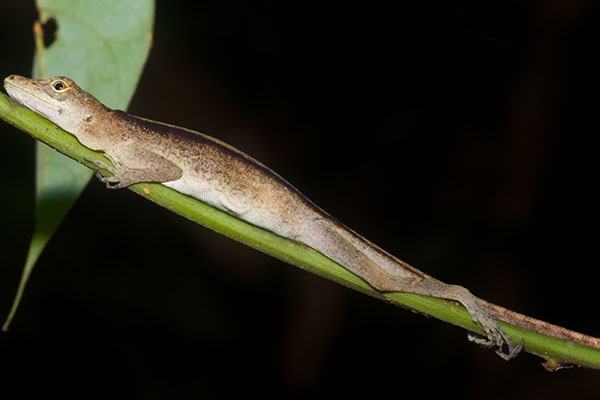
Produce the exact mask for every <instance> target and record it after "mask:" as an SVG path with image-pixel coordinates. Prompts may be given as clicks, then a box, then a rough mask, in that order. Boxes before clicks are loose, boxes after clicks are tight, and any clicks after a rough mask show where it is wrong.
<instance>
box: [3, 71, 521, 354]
mask: <svg viewBox="0 0 600 400" xmlns="http://www.w3.org/2000/svg"><path fill="white" fill-rule="evenodd" d="M4 87H5V88H6V91H7V93H8V94H9V96H10V97H11V98H13V99H14V100H16V101H17V102H19V103H21V104H22V105H24V106H26V107H27V108H29V109H31V110H33V111H35V112H36V113H38V114H40V115H42V116H44V117H45V118H47V119H49V120H50V121H52V122H53V123H55V124H56V125H58V126H59V127H61V128H62V129H64V130H66V131H67V132H69V133H71V134H72V135H74V136H75V137H76V138H77V139H78V140H79V141H80V142H81V144H83V145H84V146H86V147H88V148H90V149H92V150H99V151H102V152H104V155H105V156H106V157H107V158H108V159H109V160H110V161H111V162H112V164H113V165H114V167H110V166H108V165H106V164H105V163H103V162H102V161H99V160H90V161H93V162H94V163H95V164H96V165H97V166H98V167H99V168H102V169H106V170H108V171H110V172H111V173H113V174H114V175H113V176H109V177H104V176H101V175H99V174H97V175H98V177H99V178H100V180H102V181H103V182H104V183H105V184H106V186H107V187H108V188H113V189H120V188H124V187H127V186H129V185H131V184H134V183H137V182H160V183H162V184H163V185H165V186H168V187H170V188H173V189H175V190H177V191H179V192H181V193H183V194H186V195H188V196H191V197H194V198H196V199H198V200H200V201H203V202H205V203H208V204H210V205H212V206H214V207H216V208H219V209H221V210H223V211H225V212H227V213H229V214H232V215H234V216H236V217H238V218H240V219H243V220H245V221H247V222H250V223H252V224H254V225H256V226H259V227H261V228H264V229H266V230H269V231H271V232H273V233H275V234H277V235H279V236H282V237H285V238H288V239H291V240H294V241H297V242H300V243H302V244H304V245H306V246H309V247H311V248H313V249H315V250H317V251H318V252H320V253H322V254H324V255H325V256H327V257H329V258H330V259H332V260H333V261H336V262H337V263H339V264H341V265H342V266H343V267H345V268H347V269H348V270H350V271H351V272H353V273H355V274H356V275H358V276H360V277H361V278H363V279H364V280H365V281H367V282H368V283H369V284H370V285H371V286H373V287H374V288H375V289H377V290H379V291H383V292H392V291H397V292H407V293H417V294H422V295H427V296H433V297H438V298H443V299H448V300H454V301H457V302H459V303H461V304H462V305H463V306H464V307H465V308H466V309H467V311H468V312H469V313H470V315H471V317H472V318H473V320H474V321H476V322H478V323H479V324H481V327H482V328H483V330H484V332H485V334H486V337H485V338H481V337H477V338H476V337H473V336H469V338H470V340H472V341H475V342H476V343H479V344H482V345H484V346H488V347H497V350H496V353H497V354H498V355H500V356H501V357H502V358H504V359H506V360H508V359H511V358H513V357H515V356H516V355H517V354H518V353H519V351H520V350H521V348H522V344H520V345H516V344H514V343H513V342H512V341H511V340H510V339H509V338H508V336H507V335H506V334H505V333H504V331H503V330H502V329H501V328H500V327H499V326H498V324H497V322H496V320H495V319H494V318H493V317H492V315H491V314H490V312H489V311H487V310H489V309H490V308H489V306H490V305H489V303H486V302H485V301H483V300H480V299H478V298H476V297H475V296H473V295H472V294H471V293H470V292H469V291H468V290H467V289H465V288H463V287H461V286H456V285H449V284H445V283H443V282H440V281H438V280H436V279H435V278H433V277H431V276H429V275H427V274H425V273H423V272H421V271H419V270H417V269H416V268H414V267H412V266H410V265H408V264H407V263H405V262H403V261H401V260H399V259H397V258H396V257H394V256H392V255H391V254H389V253H387V252H386V251H384V250H382V249H380V248H379V247H377V246H376V245H375V244H373V243H371V242H369V241H368V240H366V239H364V238H363V237H361V236H360V235H358V234H357V233H355V232H353V231H352V230H350V229H349V228H347V227H346V226H344V225H343V224H341V223H340V222H339V221H337V220H336V219H335V218H333V217H332V216H330V215H329V214H328V213H326V212H325V211H323V210H322V209H320V208H319V207H317V206H316V205H315V204H313V203H312V202H311V201H310V200H308V199H307V198H306V197H305V196H304V195H302V194H301V193H300V192H299V191H298V190H296V189H295V188H294V187H293V186H291V185H290V184H289V183H288V182H287V181H285V180H284V179H283V178H281V177H280V176H279V175H277V174H276V173H275V172H273V171H272V170H271V169H269V168H268V167H266V166H265V165H263V164H261V163H260V162H258V161H256V160H254V159H253V158H251V157H250V156H248V155H246V154H244V153H242V152H240V151H239V150H237V149H235V148H233V147H232V146H230V145H228V144H226V143H223V142H221V141H219V140H217V139H214V138H212V137H210V136H207V135H204V134H202V133H199V132H195V131H192V130H189V129H185V128H180V127H176V126H173V125H167V124H163V123H160V122H155V121H151V120H148V119H145V118H140V117H135V116H133V115H129V114H127V113H125V112H123V111H118V110H111V109H109V108H107V107H105V106H104V105H103V104H101V103H100V102H99V101H98V100H97V99H96V98H95V97H93V96H92V95H90V94H89V93H87V92H85V91H84V90H82V89H81V88H79V86H77V85H76V84H75V83H74V82H73V81H72V80H71V79H69V78H66V77H55V78H51V79H45V80H34V79H28V78H24V77H21V76H17V75H11V76H9V77H7V78H6V79H5V80H4ZM484 308H485V309H484ZM486 309H487V310H486ZM492 310H493V308H492ZM504 345H506V346H507V348H508V351H507V352H506V353H505V352H503V347H504Z"/></svg>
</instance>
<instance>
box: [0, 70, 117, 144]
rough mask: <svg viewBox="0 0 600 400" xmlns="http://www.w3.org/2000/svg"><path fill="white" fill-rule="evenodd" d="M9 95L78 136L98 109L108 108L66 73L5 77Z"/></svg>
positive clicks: (92, 119) (5, 86)
mask: <svg viewBox="0 0 600 400" xmlns="http://www.w3.org/2000/svg"><path fill="white" fill-rule="evenodd" d="M4 88H5V89H6V92H7V93H8V95H9V96H10V97H11V98H12V99H13V100H15V101H17V102H18V103H21V104H22V105H24V106H25V107H27V108H29V109H30V110H32V111H35V112H36V113H38V114H40V115H42V116H43V117H45V118H47V119H49V120H50V121H52V122H54V123H55V124H56V125H58V126H59V127H61V128H62V129H64V130H66V131H67V132H69V133H71V134H72V135H74V136H76V137H78V138H79V139H81V138H80V137H79V136H80V134H83V132H85V131H86V129H85V127H86V126H88V125H89V124H90V123H92V122H93V121H94V118H95V115H94V114H97V112H98V111H101V110H107V109H106V107H104V106H103V105H102V104H101V103H100V102H99V101H98V100H97V99H96V98H95V97H94V96H92V95H91V94H89V93H87V92H85V91H84V90H82V89H81V88H80V87H79V86H77V85H76V84H75V82H73V80H72V79H69V78H67V77H64V76H57V77H54V78H50V79H29V78H25V77H22V76H19V75H10V76H8V77H6V78H5V79H4Z"/></svg>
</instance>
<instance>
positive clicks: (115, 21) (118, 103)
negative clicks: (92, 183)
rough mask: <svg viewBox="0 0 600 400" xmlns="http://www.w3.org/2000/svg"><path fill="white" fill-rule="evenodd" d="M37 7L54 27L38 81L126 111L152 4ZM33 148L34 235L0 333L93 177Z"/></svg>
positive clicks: (105, 0)
mask: <svg viewBox="0 0 600 400" xmlns="http://www.w3.org/2000/svg"><path fill="white" fill-rule="evenodd" d="M36 3H37V7H38V10H39V11H40V19H41V20H42V21H47V20H48V19H50V18H54V19H55V20H56V24H57V32H56V40H55V41H54V42H53V43H52V45H51V46H50V47H49V48H48V49H45V50H44V49H41V51H39V52H38V55H37V57H36V63H35V64H36V66H39V67H40V68H39V70H40V72H41V75H46V76H48V77H51V76H56V75H64V76H69V77H70V78H72V79H73V80H75V81H76V82H77V83H78V85H79V86H81V87H82V88H83V89H84V90H86V91H88V92H90V93H92V94H93V95H94V96H96V97H97V98H98V99H99V100H100V101H101V102H102V103H104V104H106V105H107V106H109V107H111V108H117V109H123V110H125V109H127V106H128V105H129V102H130V100H131V98H132V96H133V93H134V92H135V88H136V86H137V82H138V80H139V77H140V75H141V73H142V68H143V66H144V64H145V62H146V58H147V56H148V52H149V50H150V46H151V43H152V26H153V18H154V1H153V0H97V1H82V0H37V2H36ZM38 61H39V62H38ZM34 70H38V68H34ZM38 77H40V76H38ZM36 146H37V166H36V180H37V182H36V189H37V190H36V200H37V201H36V224H35V230H34V233H33V237H32V240H31V244H30V247H29V252H28V255H27V259H26V262H25V268H24V270H23V275H22V277H21V282H20V284H19V289H18V292H17V296H16V297H15V301H14V304H13V307H12V309H11V312H10V314H9V316H8V318H7V320H6V322H5V324H4V326H3V330H6V329H8V326H9V324H10V321H11V319H12V317H13V316H14V313H15V311H16V309H17V307H18V304H19V301H20V298H21V296H22V294H23V290H24V287H25V285H26V283H27V280H28V278H29V276H30V274H31V270H32V269H33V267H34V265H35V263H36V261H37V259H38V258H39V256H40V254H41V253H42V251H43V249H44V247H45V246H46V244H47V243H48V240H50V238H51V237H52V235H53V234H54V232H56V229H58V227H59V226H60V224H61V222H62V220H63V219H64V217H65V216H66V214H67V213H68V211H69V210H70V209H71V207H72V206H73V204H74V203H75V201H76V200H77V198H78V197H79V195H80V194H81V192H82V190H83V189H84V188H85V186H86V185H87V183H88V182H89V180H90V177H91V176H92V172H91V171H90V170H89V169H87V168H84V167H82V166H81V165H79V164H78V163H76V162H74V161H73V160H71V159H69V158H67V157H65V156H63V155H62V154H60V153H58V152H56V151H54V150H53V149H51V148H49V147H47V146H46V145H43V144H41V143H37V145H36Z"/></svg>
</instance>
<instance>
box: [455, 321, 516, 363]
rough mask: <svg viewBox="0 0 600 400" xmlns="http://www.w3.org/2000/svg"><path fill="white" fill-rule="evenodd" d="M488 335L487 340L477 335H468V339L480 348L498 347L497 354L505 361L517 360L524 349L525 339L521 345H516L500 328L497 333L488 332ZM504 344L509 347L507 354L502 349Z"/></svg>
mask: <svg viewBox="0 0 600 400" xmlns="http://www.w3.org/2000/svg"><path fill="white" fill-rule="evenodd" d="M486 333H488V337H487V338H482V337H479V336H476V335H471V334H468V335H467V337H468V338H469V341H471V342H473V343H476V344H478V345H480V346H483V347H487V348H491V347H496V346H497V347H498V350H496V354H497V355H498V356H500V357H501V358H502V359H504V360H505V361H509V360H511V359H513V358H515V357H516V356H517V355H518V354H519V353H520V352H521V350H522V349H523V346H524V345H525V339H523V338H521V343H520V344H518V345H515V344H514V343H513V342H512V340H510V339H509V338H508V336H506V334H505V333H504V331H503V330H501V329H500V328H499V329H498V330H496V331H495V332H493V333H492V332H486ZM504 344H506V346H508V352H507V353H505V352H504V351H503V350H502V349H503V347H504Z"/></svg>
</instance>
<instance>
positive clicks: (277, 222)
mask: <svg viewBox="0 0 600 400" xmlns="http://www.w3.org/2000/svg"><path fill="white" fill-rule="evenodd" d="M162 184H163V185H165V186H167V187H170V188H171V189H174V190H176V191H178V192H180V193H183V194H185V195H188V196H190V197H193V198H195V199H197V200H200V201H202V202H204V203H206V204H209V205H211V206H213V207H215V208H218V209H220V210H222V211H225V212H226V213H227V214H230V215H233V216H235V217H238V218H240V219H242V220H244V221H246V222H249V223H251V224H253V225H256V226H258V227H260V228H263V229H266V230H268V231H271V232H274V233H276V234H278V235H281V236H284V237H288V238H290V239H294V238H295V237H296V236H297V233H295V232H294V231H293V229H292V228H290V226H288V225H289V224H288V223H286V221H284V220H283V219H282V218H281V217H280V216H278V215H277V213H276V212H274V210H271V209H267V208H265V206H264V204H262V203H261V202H260V201H257V200H256V199H255V198H254V197H253V196H250V195H248V193H247V192H244V191H242V190H239V189H224V188H221V187H219V186H217V185H215V184H212V183H211V182H207V181H203V180H199V179H195V178H193V177H189V176H185V175H184V176H182V177H181V178H179V179H178V180H176V181H170V182H162Z"/></svg>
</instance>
